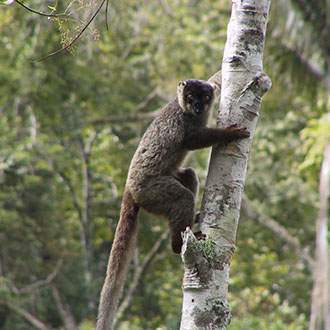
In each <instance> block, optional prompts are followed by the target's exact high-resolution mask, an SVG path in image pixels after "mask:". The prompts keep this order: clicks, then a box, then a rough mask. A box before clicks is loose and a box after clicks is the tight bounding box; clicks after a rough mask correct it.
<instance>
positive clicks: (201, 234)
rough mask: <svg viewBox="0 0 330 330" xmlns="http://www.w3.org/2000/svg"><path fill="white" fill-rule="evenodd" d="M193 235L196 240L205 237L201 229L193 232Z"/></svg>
mask: <svg viewBox="0 0 330 330" xmlns="http://www.w3.org/2000/svg"><path fill="white" fill-rule="evenodd" d="M194 235H195V237H196V238H197V240H199V241H201V240H205V239H206V235H205V234H203V233H202V232H201V231H197V232H195V233H194Z"/></svg>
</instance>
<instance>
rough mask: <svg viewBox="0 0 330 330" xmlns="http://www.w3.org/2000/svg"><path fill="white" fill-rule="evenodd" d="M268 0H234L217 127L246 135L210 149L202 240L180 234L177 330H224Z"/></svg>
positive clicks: (265, 85) (266, 83)
mask: <svg viewBox="0 0 330 330" xmlns="http://www.w3.org/2000/svg"><path fill="white" fill-rule="evenodd" d="M269 7H270V0H259V1H257V0H240V1H238V0H235V1H234V0H233V6H232V15H231V19H230V22H229V25H228V33H227V43H226V47H225V52H224V57H223V63H222V91H221V102H220V112H219V114H218V126H219V127H227V126H230V125H231V124H238V125H239V126H244V127H247V128H248V130H249V131H250V133H251V138H250V139H244V140H241V141H238V142H234V143H231V144H229V145H228V146H225V147H223V146H216V147H214V148H213V150H212V154H211V160H210V167H209V173H208V176H207V180H206V187H205V193H204V197H203V202H202V210H201V221H202V225H201V229H202V232H203V233H205V234H206V240H205V241H197V240H196V238H195V237H194V235H193V234H192V232H191V231H190V229H187V230H186V232H185V233H184V246H183V249H182V253H181V255H182V259H183V262H184V266H185V276H184V282H183V307H182V319H181V330H194V329H225V328H226V327H227V326H228V324H229V322H230V319H231V313H230V308H229V305H228V301H227V293H228V281H229V269H230V263H231V258H232V256H233V253H234V250H235V240H236V231H237V226H238V220H239V213H240V206H241V199H242V193H243V188H244V182H245V176H246V169H247V161H248V155H249V150H250V146H251V142H252V136H253V133H254V130H255V127H256V124H257V119H258V115H259V112H258V111H259V108H260V103H261V97H262V96H263V95H264V93H266V92H267V91H268V90H269V88H270V87H271V81H270V79H269V78H268V76H267V75H266V74H264V73H263V69H262V55H263V48H264V39H265V31H266V24H267V17H268V12H269Z"/></svg>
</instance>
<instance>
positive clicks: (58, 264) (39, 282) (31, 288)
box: [11, 259, 63, 294]
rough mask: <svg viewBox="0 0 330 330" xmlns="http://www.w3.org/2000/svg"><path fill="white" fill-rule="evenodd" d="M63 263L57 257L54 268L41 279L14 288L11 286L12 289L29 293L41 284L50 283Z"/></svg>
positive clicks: (17, 292) (21, 292)
mask: <svg viewBox="0 0 330 330" xmlns="http://www.w3.org/2000/svg"><path fill="white" fill-rule="evenodd" d="M62 265H63V259H59V260H58V262H57V263H56V266H55V268H54V270H53V271H52V272H51V273H50V274H49V275H48V276H47V277H46V278H45V279H43V280H38V281H36V282H34V283H32V284H29V285H27V286H25V287H23V288H20V289H19V288H16V287H12V288H11V289H12V291H13V292H14V293H16V294H23V293H29V292H33V291H35V290H37V289H39V288H40V287H42V286H45V285H48V284H50V283H51V282H52V281H53V280H54V279H55V277H56V276H57V275H58V273H59V271H60V269H61V267H62Z"/></svg>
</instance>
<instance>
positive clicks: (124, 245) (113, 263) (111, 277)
mask: <svg viewBox="0 0 330 330" xmlns="http://www.w3.org/2000/svg"><path fill="white" fill-rule="evenodd" d="M138 212H139V207H138V205H136V204H135V202H134V200H133V197H132V195H131V193H130V192H129V191H128V190H127V189H126V190H125V192H124V196H123V200H122V205H121V210H120V218H119V222H118V225H117V229H116V234H115V240H114V242H113V245H112V249H111V253H110V257H109V262H108V268H107V275H106V278H105V281H104V284H103V288H102V292H101V298H100V304H99V311H98V317H97V325H96V330H109V329H112V323H113V320H114V317H115V313H116V310H117V307H118V303H119V298H120V295H121V291H122V289H123V287H124V283H125V278H126V274H127V270H128V266H129V263H130V261H131V259H132V255H133V250H134V246H135V243H136V238H137V215H138Z"/></svg>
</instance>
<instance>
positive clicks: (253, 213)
mask: <svg viewBox="0 0 330 330" xmlns="http://www.w3.org/2000/svg"><path fill="white" fill-rule="evenodd" d="M241 211H242V212H243V214H245V216H246V217H248V218H249V219H251V220H253V221H255V222H257V223H259V224H260V225H261V226H263V227H265V228H268V229H269V230H271V231H272V232H273V233H274V234H275V237H279V238H280V239H282V240H283V241H285V242H286V243H287V244H288V245H290V246H291V247H292V248H293V249H294V251H295V252H296V254H297V256H298V257H299V258H300V259H302V260H303V261H304V262H305V263H306V264H307V266H308V268H309V269H310V270H311V271H312V270H313V267H314V260H313V258H312V257H311V256H310V254H309V253H308V252H307V251H306V249H305V248H303V247H302V246H301V244H300V242H299V240H298V239H297V238H296V237H294V236H292V235H291V234H290V233H289V232H288V231H287V230H286V228H284V227H283V226H282V225H280V224H279V223H278V222H277V221H275V220H274V219H272V218H269V217H267V216H266V215H264V214H262V213H260V212H258V211H257V210H256V208H255V207H253V203H252V202H251V201H250V200H249V199H248V198H247V197H246V196H244V198H243V200H242V208H241Z"/></svg>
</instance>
